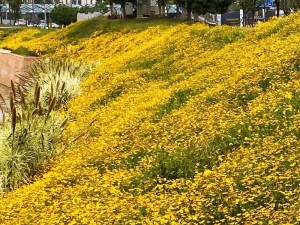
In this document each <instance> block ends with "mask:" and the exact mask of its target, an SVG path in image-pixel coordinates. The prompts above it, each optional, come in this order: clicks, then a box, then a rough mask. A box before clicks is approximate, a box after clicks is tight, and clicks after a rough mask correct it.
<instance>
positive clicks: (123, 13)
mask: <svg viewBox="0 0 300 225" xmlns="http://www.w3.org/2000/svg"><path fill="white" fill-rule="evenodd" d="M125 6H126V2H125V0H123V1H122V2H121V10H122V18H123V19H126V10H125Z"/></svg>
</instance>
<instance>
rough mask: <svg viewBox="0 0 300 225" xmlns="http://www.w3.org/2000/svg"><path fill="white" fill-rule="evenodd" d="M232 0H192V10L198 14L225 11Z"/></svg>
mask: <svg viewBox="0 0 300 225" xmlns="http://www.w3.org/2000/svg"><path fill="white" fill-rule="evenodd" d="M233 2H234V1H233V0H194V1H193V4H192V10H193V11H194V12H196V13H199V14H205V13H225V12H226V11H227V10H228V7H229V6H230V5H231V4H232V3H233Z"/></svg>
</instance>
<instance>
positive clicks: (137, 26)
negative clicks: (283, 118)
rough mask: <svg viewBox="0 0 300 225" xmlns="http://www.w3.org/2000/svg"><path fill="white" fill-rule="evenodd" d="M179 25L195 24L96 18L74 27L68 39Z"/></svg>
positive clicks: (171, 21) (155, 20)
mask: <svg viewBox="0 0 300 225" xmlns="http://www.w3.org/2000/svg"><path fill="white" fill-rule="evenodd" d="M178 23H193V22H184V21H182V20H176V19H150V18H149V19H148V18H147V19H116V20H109V19H107V18H104V17H96V18H93V19H90V20H86V21H83V22H80V23H75V24H73V25H72V29H70V31H69V33H68V34H67V37H68V38H69V39H78V38H86V37H90V36H91V35H92V34H93V33H94V32H95V31H101V32H99V35H100V34H103V33H108V32H116V31H119V32H123V33H126V32H129V31H143V30H146V29H147V28H149V27H151V26H157V25H173V24H174V25H175V24H178Z"/></svg>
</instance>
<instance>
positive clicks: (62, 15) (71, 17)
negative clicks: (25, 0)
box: [51, 5, 78, 25]
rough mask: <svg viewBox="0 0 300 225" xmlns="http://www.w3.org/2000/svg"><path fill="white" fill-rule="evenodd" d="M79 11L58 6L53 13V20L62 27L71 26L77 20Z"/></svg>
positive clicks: (65, 6) (66, 6) (69, 7)
mask: <svg viewBox="0 0 300 225" xmlns="http://www.w3.org/2000/svg"><path fill="white" fill-rule="evenodd" d="M77 12H78V9H76V8H72V7H71V6H68V5H56V6H55V7H54V8H53V10H52V11H51V19H52V21H53V22H55V23H57V24H60V25H69V24H70V23H72V22H76V20H77Z"/></svg>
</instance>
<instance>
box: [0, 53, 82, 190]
mask: <svg viewBox="0 0 300 225" xmlns="http://www.w3.org/2000/svg"><path fill="white" fill-rule="evenodd" d="M85 73H86V70H81V69H80V66H77V65H75V64H73V63H72V62H71V61H68V60H66V61H62V60H60V59H56V60H55V59H45V60H39V61H37V62H36V63H35V64H34V65H33V67H32V68H31V69H30V70H29V74H28V76H23V77H20V78H21V79H23V84H22V85H20V84H16V83H14V82H11V89H12V92H11V93H10V99H9V105H6V110H5V107H1V110H2V114H3V118H2V123H1V124H0V126H1V135H0V156H1V157H0V158H1V159H0V178H1V180H0V184H1V186H0V191H7V190H11V189H13V188H15V187H17V186H18V185H19V184H20V183H28V182H29V181H30V180H31V177H32V176H33V175H34V174H35V173H36V172H37V169H38V168H39V167H40V166H41V164H42V163H43V162H44V161H45V160H46V159H49V158H51V157H53V156H55V155H56V154H58V153H59V150H57V149H55V147H56V144H57V143H58V141H59V140H60V138H61V134H62V131H63V130H64V127H65V125H66V122H67V119H66V118H62V117H61V116H58V114H57V113H56V112H55V111H57V110H58V109H60V108H61V106H62V105H63V104H65V103H66V102H67V101H68V100H69V99H70V98H71V97H74V96H76V94H78V93H79V83H80V79H82V78H83V76H84V74H85ZM66 84H68V85H66ZM1 100H2V101H3V103H4V104H5V101H4V98H3V97H2V95H1ZM6 114H7V118H5V115H6Z"/></svg>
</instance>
